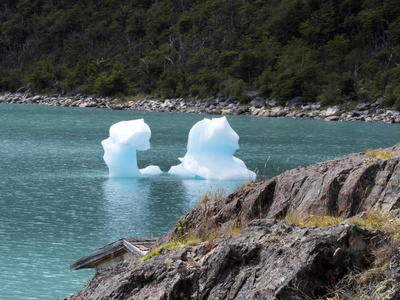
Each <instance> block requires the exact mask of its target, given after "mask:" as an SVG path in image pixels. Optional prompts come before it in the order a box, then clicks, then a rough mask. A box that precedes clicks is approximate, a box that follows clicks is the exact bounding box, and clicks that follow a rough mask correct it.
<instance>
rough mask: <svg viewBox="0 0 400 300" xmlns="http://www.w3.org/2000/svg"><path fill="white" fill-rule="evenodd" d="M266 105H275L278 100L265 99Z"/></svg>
mask: <svg viewBox="0 0 400 300" xmlns="http://www.w3.org/2000/svg"><path fill="white" fill-rule="evenodd" d="M265 104H266V105H267V106H276V105H277V104H278V100H276V99H269V100H266V101H265Z"/></svg>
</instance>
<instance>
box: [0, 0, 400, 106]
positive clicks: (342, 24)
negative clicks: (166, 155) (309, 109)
mask: <svg viewBox="0 0 400 300" xmlns="http://www.w3.org/2000/svg"><path fill="white" fill-rule="evenodd" d="M0 26H1V27H0V30H1V34H0V64H1V65H0V90H2V91H15V90H17V89H18V88H19V87H21V86H26V85H27V84H28V83H29V84H30V88H31V89H32V90H33V91H40V92H61V91H62V90H63V91H65V92H80V93H86V94H92V93H96V94H98V95H105V96H106V95H116V94H117V95H135V94H139V93H144V94H154V93H158V94H160V95H161V96H168V97H181V96H182V97H187V96H188V95H192V96H197V95H198V96H200V97H203V98H204V97H207V96H210V95H217V94H222V95H224V96H232V97H234V98H236V99H238V100H241V101H246V96H245V92H246V91H250V90H259V91H260V92H261V94H262V95H263V96H264V97H266V98H276V99H278V100H279V101H286V100H289V99H291V98H293V97H295V96H302V97H304V98H305V100H306V101H322V102H323V103H324V104H333V103H347V102H349V101H354V102H356V101H375V100H376V99H377V98H378V97H382V96H383V97H384V101H383V103H382V105H385V106H392V105H396V106H399V107H400V66H399V63H400V45H399V42H400V5H399V2H398V0H219V1H215V0H179V1H178V0H159V1H157V0H140V1H139V0H80V1H79V0H76V1H66V0H52V1H45V0H19V1H15V0H2V1H1V3H0Z"/></svg>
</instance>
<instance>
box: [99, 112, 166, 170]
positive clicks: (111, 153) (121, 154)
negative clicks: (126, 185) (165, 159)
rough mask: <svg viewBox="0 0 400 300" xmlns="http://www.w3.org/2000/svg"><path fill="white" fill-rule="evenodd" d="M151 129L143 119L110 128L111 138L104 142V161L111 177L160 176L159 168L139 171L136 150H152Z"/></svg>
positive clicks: (121, 123) (123, 122) (122, 122)
mask: <svg viewBox="0 0 400 300" xmlns="http://www.w3.org/2000/svg"><path fill="white" fill-rule="evenodd" d="M150 137H151V131H150V127H149V126H148V125H147V124H146V123H145V122H144V120H143V119H139V120H131V121H121V122H118V123H116V124H114V125H112V126H111V127H110V137H109V138H108V139H106V140H103V141H102V142H101V144H102V145H103V148H104V156H103V158H104V161H105V162H106V164H107V166H108V170H109V174H110V177H139V176H141V175H142V174H152V175H154V174H159V173H161V170H160V168H159V167H157V166H149V167H147V168H144V169H141V170H139V168H138V166H137V159H136V150H147V149H149V148H150V141H149V140H150Z"/></svg>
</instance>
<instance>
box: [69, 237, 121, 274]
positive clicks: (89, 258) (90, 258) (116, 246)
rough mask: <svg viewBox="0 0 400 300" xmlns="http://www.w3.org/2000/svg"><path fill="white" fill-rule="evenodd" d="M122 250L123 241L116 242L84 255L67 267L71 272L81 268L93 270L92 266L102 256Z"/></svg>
mask: <svg viewBox="0 0 400 300" xmlns="http://www.w3.org/2000/svg"><path fill="white" fill-rule="evenodd" d="M121 249H124V245H123V240H118V241H116V242H114V243H112V244H110V245H107V246H104V247H103V248H101V249H99V250H97V251H95V252H93V253H91V254H89V255H86V256H84V257H82V258H80V259H78V260H75V261H73V262H72V263H70V265H69V267H70V270H71V271H74V270H79V269H82V268H93V265H94V264H95V263H96V262H97V261H99V260H101V259H102V257H104V256H108V255H111V254H112V253H115V252H117V251H118V250H121Z"/></svg>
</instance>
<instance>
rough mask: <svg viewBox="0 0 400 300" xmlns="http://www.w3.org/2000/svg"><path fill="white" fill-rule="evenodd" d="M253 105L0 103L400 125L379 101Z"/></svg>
mask: <svg viewBox="0 0 400 300" xmlns="http://www.w3.org/2000/svg"><path fill="white" fill-rule="evenodd" d="M249 96H251V99H252V100H251V102H250V104H249V105H241V104H239V103H238V102H237V101H234V100H233V99H225V98H223V97H216V98H209V99H208V100H207V101H205V102H204V101H202V100H201V99H196V98H194V99H192V100H190V101H189V100H186V99H184V98H178V99H165V100H157V99H152V98H151V97H146V98H145V99H143V100H137V101H128V102H122V101H120V100H118V99H115V98H104V97H95V96H90V97H87V96H82V95H80V94H78V95H75V96H62V95H47V96H45V95H32V94H30V93H7V94H3V95H2V96H0V103H18V104H38V105H48V106H65V107H82V108H83V107H92V108H107V109H112V110H128V109H131V110H146V111H158V112H180V113H195V114H211V115H251V116H258V117H286V118H296V119H323V120H326V121H361V122H380V123H389V124H393V123H397V124H399V123H400V112H399V111H394V110H385V109H381V108H379V107H378V106H379V103H380V102H379V100H378V101H376V102H374V103H359V104H358V105H357V106H356V107H355V108H354V109H352V110H344V109H342V108H341V107H339V106H333V107H328V108H323V107H322V105H321V103H319V102H312V103H310V102H305V101H304V99H303V98H302V97H295V98H294V99H292V100H290V101H288V102H286V104H285V106H278V105H277V101H276V100H265V99H263V98H262V97H260V96H259V95H258V94H257V93H253V94H249Z"/></svg>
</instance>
